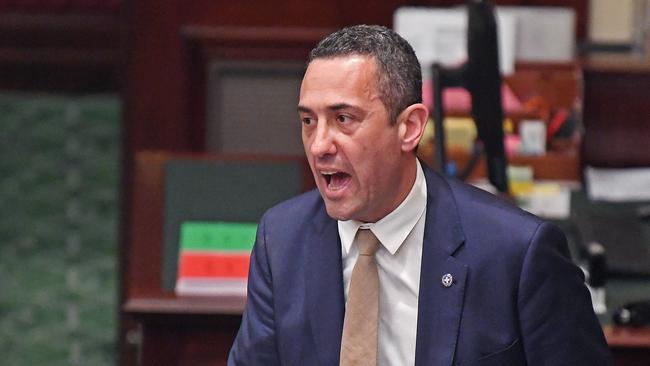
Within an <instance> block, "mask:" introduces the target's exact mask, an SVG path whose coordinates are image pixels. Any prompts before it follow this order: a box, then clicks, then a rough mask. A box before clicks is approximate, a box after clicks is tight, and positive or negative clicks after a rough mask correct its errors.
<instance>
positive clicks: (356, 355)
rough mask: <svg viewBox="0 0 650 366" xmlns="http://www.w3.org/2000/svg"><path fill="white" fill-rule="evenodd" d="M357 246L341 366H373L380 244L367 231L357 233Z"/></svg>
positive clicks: (377, 309) (377, 311) (346, 314)
mask: <svg viewBox="0 0 650 366" xmlns="http://www.w3.org/2000/svg"><path fill="white" fill-rule="evenodd" d="M357 245H358V247H359V258H358V259H357V263H356V264H355V265H354V269H352V277H351V279H350V290H349V292H348V303H347V306H346V309H345V320H344V321H343V337H342V339H341V363H340V366H370V365H372V366H376V365H377V326H378V314H379V275H378V273H377V262H376V261H375V252H376V251H377V248H378V247H379V240H377V237H376V236H375V235H374V234H373V233H372V232H371V231H370V230H364V229H359V230H357Z"/></svg>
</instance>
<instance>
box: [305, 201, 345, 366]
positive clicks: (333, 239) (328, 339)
mask: <svg viewBox="0 0 650 366" xmlns="http://www.w3.org/2000/svg"><path fill="white" fill-rule="evenodd" d="M305 245H308V246H309V254H308V255H309V260H308V261H307V268H306V278H305V281H306V284H305V285H306V303H307V309H308V313H309V322H310V326H311V331H312V335H313V339H314V343H315V346H316V352H317V354H318V357H319V359H320V361H321V364H322V365H338V363H339V352H340V349H341V333H342V330H343V316H344V309H345V300H344V296H343V270H342V264H341V241H340V239H339V235H338V227H337V224H336V220H333V219H331V218H330V217H329V216H327V214H326V212H325V209H324V208H323V209H321V210H319V213H318V214H317V216H316V217H314V220H313V225H312V227H311V228H310V230H309V234H308V235H307V240H306V241H305Z"/></svg>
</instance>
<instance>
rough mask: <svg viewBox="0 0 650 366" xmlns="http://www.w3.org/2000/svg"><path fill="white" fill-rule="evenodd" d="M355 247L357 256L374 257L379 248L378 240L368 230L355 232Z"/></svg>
mask: <svg viewBox="0 0 650 366" xmlns="http://www.w3.org/2000/svg"><path fill="white" fill-rule="evenodd" d="M357 245H358V246H359V255H370V256H372V255H375V252H376V251H377V248H379V239H377V237H376V236H375V234H373V233H372V231H370V229H359V230H357Z"/></svg>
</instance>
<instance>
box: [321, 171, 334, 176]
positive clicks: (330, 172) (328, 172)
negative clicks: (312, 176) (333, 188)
mask: <svg viewBox="0 0 650 366" xmlns="http://www.w3.org/2000/svg"><path fill="white" fill-rule="evenodd" d="M320 173H321V174H322V175H334V174H336V173H338V172H337V171H335V170H332V171H329V170H328V171H324V170H321V172H320Z"/></svg>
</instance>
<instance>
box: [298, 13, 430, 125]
mask: <svg viewBox="0 0 650 366" xmlns="http://www.w3.org/2000/svg"><path fill="white" fill-rule="evenodd" d="M351 55H362V56H370V57H373V58H374V59H375V60H376V62H377V68H378V70H377V88H378V90H379V95H380V98H381V100H382V102H383V103H384V105H385V106H386V109H387V110H388V113H389V116H390V121H391V123H395V122H396V120H397V116H398V115H399V114H400V113H401V112H402V111H403V110H404V109H405V108H406V107H408V106H410V105H411V104H414V103H421V102H422V73H421V70H420V63H419V62H418V59H417V57H416V56H415V51H413V48H412V47H411V45H410V44H409V43H408V42H407V41H406V40H405V39H404V38H402V37H401V36H400V35H399V34H397V33H395V32H394V31H393V30H391V29H388V28H386V27H383V26H379V25H355V26H351V27H346V28H343V29H341V30H338V31H336V32H334V33H332V34H330V35H329V36H327V37H325V38H324V39H323V40H321V41H320V42H319V43H318V44H317V45H316V47H315V48H314V49H313V50H311V53H310V54H309V62H312V61H313V60H315V59H319V58H334V57H343V56H351Z"/></svg>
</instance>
